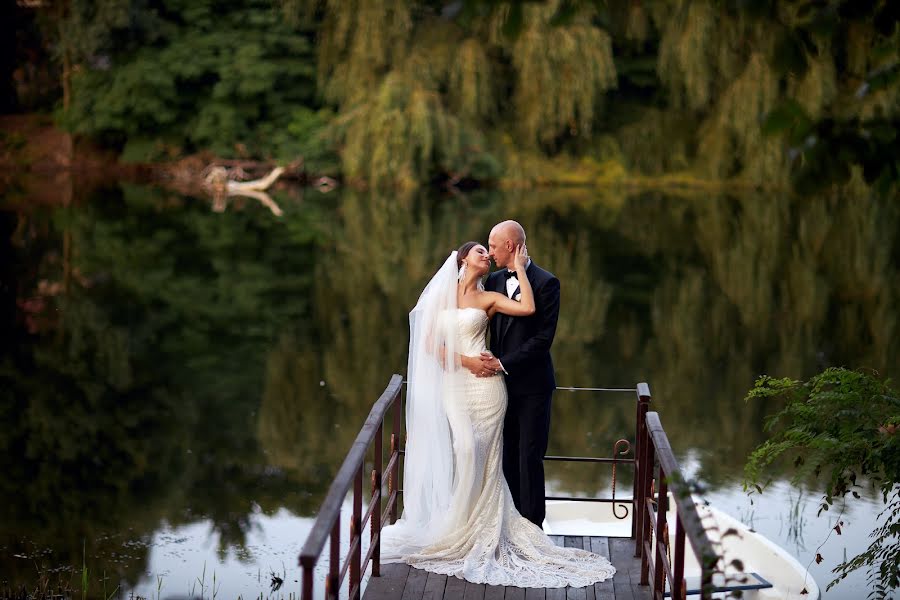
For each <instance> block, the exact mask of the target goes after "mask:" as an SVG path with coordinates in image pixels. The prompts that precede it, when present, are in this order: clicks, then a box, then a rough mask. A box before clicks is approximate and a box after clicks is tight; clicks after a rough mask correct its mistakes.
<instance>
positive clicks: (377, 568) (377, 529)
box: [369, 421, 384, 577]
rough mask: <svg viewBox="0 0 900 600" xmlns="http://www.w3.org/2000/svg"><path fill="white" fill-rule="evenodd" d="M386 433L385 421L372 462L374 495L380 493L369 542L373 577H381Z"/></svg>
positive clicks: (377, 439)
mask: <svg viewBox="0 0 900 600" xmlns="http://www.w3.org/2000/svg"><path fill="white" fill-rule="evenodd" d="M383 435H384V421H382V422H381V423H380V424H379V425H378V433H377V434H375V450H374V457H373V458H374V460H373V461H372V463H373V464H374V465H375V468H374V469H372V497H373V498H374V497H375V494H378V503H377V504H376V505H375V509H374V511H373V512H372V523H371V525H372V526H371V530H370V537H369V544H370V545H372V546H374V549H373V550H372V577H381V511H382V505H383V504H384V503H383V502H382V501H381V473H382V472H383V471H384V451H383V449H382V439H381V438H382V436H383Z"/></svg>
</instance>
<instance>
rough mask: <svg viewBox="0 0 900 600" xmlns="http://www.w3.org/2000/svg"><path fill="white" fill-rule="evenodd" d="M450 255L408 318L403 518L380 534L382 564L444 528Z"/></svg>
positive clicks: (451, 367) (452, 343)
mask: <svg viewBox="0 0 900 600" xmlns="http://www.w3.org/2000/svg"><path fill="white" fill-rule="evenodd" d="M456 254H457V253H456V252H452V253H451V254H450V256H449V257H448V258H447V260H446V261H445V262H444V264H443V265H442V266H441V268H440V269H439V270H438V272H437V273H436V274H435V275H434V277H432V279H431V281H429V282H428V285H427V286H425V289H424V290H423V291H422V294H421V296H419V300H418V302H417V303H416V306H415V308H413V310H412V312H410V313H409V331H410V339H409V359H408V364H407V387H406V454H405V457H404V470H403V513H402V516H401V517H400V519H398V521H397V522H396V523H395V524H393V525H388V526H386V527H384V529H383V530H382V546H381V556H382V561H383V562H396V561H400V560H403V557H405V556H408V555H410V554H414V553H416V552H419V551H420V550H422V549H423V548H425V547H427V546H429V545H431V544H432V543H434V542H435V541H437V540H438V539H440V538H441V537H442V536H443V535H444V534H445V533H446V531H447V528H448V526H449V525H450V524H449V523H448V519H447V512H448V510H449V508H450V499H451V497H452V495H453V488H454V484H455V477H454V475H455V472H454V460H453V440H452V437H451V432H450V425H449V422H448V418H447V410H446V405H445V403H446V402H447V400H448V399H449V398H451V397H452V392H453V377H454V375H455V374H456V373H457V372H458V371H459V369H460V368H461V365H460V359H459V352H458V350H459V349H458V348H457V344H458V339H459V338H458V335H457V329H458V324H457V318H456V309H457V302H456V288H457V277H458V269H457V265H456ZM455 424H456V423H455ZM456 425H457V426H458V424H456Z"/></svg>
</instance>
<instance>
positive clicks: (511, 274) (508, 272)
mask: <svg viewBox="0 0 900 600" xmlns="http://www.w3.org/2000/svg"><path fill="white" fill-rule="evenodd" d="M510 277H515V278H516V279H518V278H519V274H518V273H517V272H515V271H509V270H507V271H506V278H507V279H509V278H510Z"/></svg>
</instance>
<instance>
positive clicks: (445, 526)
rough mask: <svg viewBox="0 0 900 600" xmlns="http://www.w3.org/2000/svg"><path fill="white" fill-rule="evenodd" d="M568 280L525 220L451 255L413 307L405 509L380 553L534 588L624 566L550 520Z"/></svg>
mask: <svg viewBox="0 0 900 600" xmlns="http://www.w3.org/2000/svg"><path fill="white" fill-rule="evenodd" d="M491 259H493V260H494V263H495V264H496V265H497V267H498V270H497V271H495V272H494V273H492V274H491V275H490V276H488V277H487V281H486V282H485V275H487V274H488V272H489V271H490V262H491ZM559 289H560V285H559V280H558V279H557V278H556V277H555V276H554V275H553V274H551V273H549V272H548V271H545V270H544V269H542V268H540V267H538V266H537V265H536V264H535V263H534V262H533V261H532V260H531V258H530V257H529V256H528V249H527V246H526V245H525V230H524V229H523V228H522V226H521V225H520V224H519V223H517V222H516V221H504V222H502V223H499V224H497V225H496V226H495V227H494V228H493V229H492V230H491V233H490V236H489V237H488V246H487V248H485V246H483V245H482V244H480V243H478V242H466V243H465V244H463V245H462V246H460V248H459V249H458V250H456V251H454V252H451V253H450V256H449V257H447V260H446V261H444V264H443V265H442V266H441V268H440V269H439V270H438V272H437V274H436V275H435V276H434V277H432V279H431V281H429V282H428V285H427V286H425V289H424V291H423V292H422V295H421V296H420V297H419V301H418V302H417V303H416V306H415V308H414V309H413V310H412V312H411V313H410V315H409V326H410V342H409V359H408V361H409V362H408V365H407V400H406V432H407V433H406V435H407V441H406V453H405V465H404V472H403V505H404V506H403V515H402V516H401V517H400V519H399V520H398V521H397V522H396V523H394V524H393V525H388V526H386V527H384V528H383V530H382V534H381V540H382V541H381V553H382V562H405V563H407V564H409V565H411V566H413V567H416V568H419V569H424V570H426V571H430V572H433V573H439V574H444V575H452V576H455V577H459V578H461V579H465V580H466V581H469V582H472V583H485V584H490V585H500V586H516V587H536V588H548V587H565V586H572V587H583V586H587V585H591V584H593V583H595V582H598V581H604V580H606V579H608V578H610V577H612V576H613V574H614V573H615V568H614V567H613V566H612V565H611V564H610V563H609V561H608V560H607V559H606V558H605V557H603V556H600V555H598V554H594V553H591V552H587V551H585V550H580V549H576V548H561V547H558V546H556V545H555V544H554V543H553V542H552V541H551V540H550V538H548V537H547V535H546V534H544V531H543V530H542V529H541V523H542V522H543V520H544V513H545V506H544V467H543V458H544V453H545V452H546V450H547V439H548V435H549V427H550V398H551V396H552V393H553V390H554V389H555V388H556V381H555V378H554V375H553V362H552V360H551V358H550V345H551V344H552V343H553V336H554V334H555V333H556V323H557V319H558V316H559ZM488 326H490V332H491V349H490V351H488V350H487V344H486V337H487V331H488Z"/></svg>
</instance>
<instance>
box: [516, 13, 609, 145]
mask: <svg viewBox="0 0 900 600" xmlns="http://www.w3.org/2000/svg"><path fill="white" fill-rule="evenodd" d="M555 4H556V3H550V5H548V6H541V7H529V8H528V9H527V17H526V18H527V23H528V26H527V28H526V29H525V30H524V31H523V32H522V33H521V34H520V35H519V36H518V38H516V41H515V43H514V45H513V48H512V62H513V66H514V67H515V70H516V91H515V94H514V97H513V103H514V106H515V113H514V114H515V118H516V120H517V121H518V123H519V129H520V132H521V137H522V139H523V140H524V141H525V142H526V143H529V144H536V145H541V146H544V147H547V148H550V149H552V147H553V145H554V142H555V141H556V140H557V138H558V137H559V136H561V135H564V134H568V135H570V136H572V137H580V138H587V137H588V136H589V135H590V134H591V131H592V129H593V124H594V120H595V116H596V115H595V112H596V110H597V107H598V105H599V104H600V101H601V99H602V98H603V95H604V94H605V92H606V91H607V90H610V89H612V88H615V87H616V67H615V64H614V63H613V55H612V40H611V38H610V36H609V34H608V33H607V32H606V31H604V30H602V29H599V28H598V27H595V26H594V25H592V24H591V23H590V20H589V19H588V18H587V16H584V17H582V19H581V20H579V21H576V22H574V23H572V24H570V25H568V26H560V25H550V24H549V23H548V21H549V19H550V17H551V16H552V15H553V14H554V12H555V11H556V6H555Z"/></svg>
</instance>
